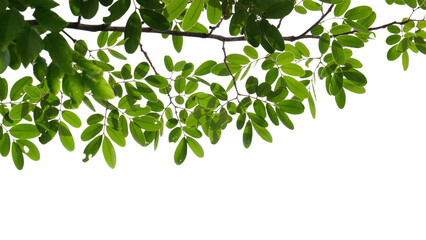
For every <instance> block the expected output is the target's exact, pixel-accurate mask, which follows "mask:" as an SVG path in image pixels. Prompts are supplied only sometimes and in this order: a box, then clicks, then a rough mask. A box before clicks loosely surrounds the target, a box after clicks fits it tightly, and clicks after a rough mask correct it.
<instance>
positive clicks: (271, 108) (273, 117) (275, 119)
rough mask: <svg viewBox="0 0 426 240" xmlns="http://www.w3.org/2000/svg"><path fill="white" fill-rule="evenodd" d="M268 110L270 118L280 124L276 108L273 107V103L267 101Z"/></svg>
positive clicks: (274, 122)
mask: <svg viewBox="0 0 426 240" xmlns="http://www.w3.org/2000/svg"><path fill="white" fill-rule="evenodd" d="M266 111H267V112H268V116H269V119H270V120H271V122H272V123H273V124H274V125H276V126H278V125H279V124H280V122H279V121H278V117H277V113H276V112H275V110H274V108H273V107H272V105H271V104H269V103H267V104H266Z"/></svg>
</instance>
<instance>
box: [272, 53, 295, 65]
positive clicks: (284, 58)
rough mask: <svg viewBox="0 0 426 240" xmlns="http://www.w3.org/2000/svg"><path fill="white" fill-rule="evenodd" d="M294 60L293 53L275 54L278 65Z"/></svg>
mask: <svg viewBox="0 0 426 240" xmlns="http://www.w3.org/2000/svg"><path fill="white" fill-rule="evenodd" d="M293 61H294V53H292V52H282V53H280V54H279V55H278V56H277V59H276V62H277V64H278V65H283V64H288V63H291V62H293Z"/></svg>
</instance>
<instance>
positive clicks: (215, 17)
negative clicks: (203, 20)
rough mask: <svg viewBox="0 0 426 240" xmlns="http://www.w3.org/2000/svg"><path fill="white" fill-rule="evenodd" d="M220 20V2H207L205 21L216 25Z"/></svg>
mask: <svg viewBox="0 0 426 240" xmlns="http://www.w3.org/2000/svg"><path fill="white" fill-rule="evenodd" d="M221 18H222V6H221V5H220V0H207V19H208V20H209V22H210V23H211V24H217V23H218V22H219V21H220V19H221Z"/></svg>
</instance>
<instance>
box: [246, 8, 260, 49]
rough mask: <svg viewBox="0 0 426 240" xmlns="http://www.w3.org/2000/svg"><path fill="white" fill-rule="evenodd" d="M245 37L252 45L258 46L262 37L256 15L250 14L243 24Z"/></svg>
mask: <svg viewBox="0 0 426 240" xmlns="http://www.w3.org/2000/svg"><path fill="white" fill-rule="evenodd" d="M245 37H246V40H247V42H248V43H250V45H252V46H253V47H258V46H259V44H260V41H261V39H262V35H261V31H260V24H259V22H257V21H256V15H254V14H250V16H249V17H248V18H247V23H246V25H245Z"/></svg>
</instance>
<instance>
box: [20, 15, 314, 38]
mask: <svg viewBox="0 0 426 240" xmlns="http://www.w3.org/2000/svg"><path fill="white" fill-rule="evenodd" d="M27 22H28V23H29V24H31V25H34V26H36V25H39V24H38V23H37V21H36V20H27ZM66 28H68V29H75V30H82V31H89V32H100V31H109V32H124V30H125V27H122V26H110V25H108V24H97V25H90V24H82V23H78V22H69V23H68V26H67V27H66ZM142 32H143V33H158V34H168V35H174V36H183V37H196V38H208V39H215V40H219V41H221V42H241V41H246V39H245V37H244V36H240V37H225V36H222V35H216V34H208V33H196V32H179V31H173V30H167V31H159V30H155V29H152V28H148V27H144V28H142ZM283 38H284V40H285V41H291V42H292V41H296V40H298V39H301V38H319V37H318V36H313V35H305V36H302V37H296V36H287V37H283Z"/></svg>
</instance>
